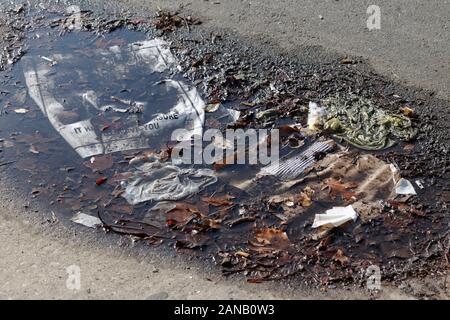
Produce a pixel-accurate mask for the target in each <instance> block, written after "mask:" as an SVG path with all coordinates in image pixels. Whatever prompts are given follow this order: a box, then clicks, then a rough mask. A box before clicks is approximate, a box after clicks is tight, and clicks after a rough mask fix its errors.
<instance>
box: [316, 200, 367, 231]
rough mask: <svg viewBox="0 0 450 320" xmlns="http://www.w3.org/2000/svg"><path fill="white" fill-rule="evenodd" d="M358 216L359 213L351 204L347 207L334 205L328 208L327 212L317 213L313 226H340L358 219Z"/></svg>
mask: <svg viewBox="0 0 450 320" xmlns="http://www.w3.org/2000/svg"><path fill="white" fill-rule="evenodd" d="M357 218H358V213H357V212H356V211H355V210H354V209H353V207H352V206H351V205H349V206H347V207H333V208H332V209H329V210H327V211H326V213H325V214H316V217H315V219H314V223H313V225H312V227H313V228H318V227H320V226H325V225H332V226H334V227H339V226H341V225H343V224H344V223H346V222H348V221H351V220H353V221H356V219H357Z"/></svg>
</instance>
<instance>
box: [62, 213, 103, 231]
mask: <svg viewBox="0 0 450 320" xmlns="http://www.w3.org/2000/svg"><path fill="white" fill-rule="evenodd" d="M70 220H72V221H73V222H75V223H78V224H82V225H83V226H86V227H89V228H96V227H98V226H100V225H101V224H102V222H101V221H100V219H99V218H97V217H94V216H91V215H88V214H85V213H82V212H78V213H76V214H75V215H74V216H73V217H72V218H71V219H70Z"/></svg>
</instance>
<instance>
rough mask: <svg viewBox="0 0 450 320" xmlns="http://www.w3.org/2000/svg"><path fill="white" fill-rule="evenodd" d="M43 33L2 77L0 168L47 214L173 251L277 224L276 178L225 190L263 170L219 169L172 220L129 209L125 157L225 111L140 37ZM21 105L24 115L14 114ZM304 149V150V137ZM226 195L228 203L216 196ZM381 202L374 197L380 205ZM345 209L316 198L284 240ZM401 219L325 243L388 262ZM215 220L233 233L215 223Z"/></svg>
mask: <svg viewBox="0 0 450 320" xmlns="http://www.w3.org/2000/svg"><path fill="white" fill-rule="evenodd" d="M45 32H46V30H45V29H44V30H42V31H38V33H39V34H42V36H41V37H39V39H36V38H35V39H29V47H30V50H29V51H28V53H27V55H26V56H25V57H24V58H23V59H22V61H21V62H20V63H19V64H17V65H16V66H15V67H14V69H13V75H14V80H17V81H18V82H15V83H14V82H11V81H10V80H7V82H6V83H7V84H8V87H7V89H8V90H9V91H10V94H9V95H7V96H6V97H3V101H2V102H3V103H6V105H7V111H8V113H7V114H3V115H2V116H1V117H0V125H1V128H2V131H1V138H2V139H3V141H2V146H3V147H2V151H3V152H2V155H1V162H2V163H9V162H12V163H11V164H8V165H5V166H4V167H6V168H8V171H10V169H12V170H17V171H10V174H11V175H16V179H17V181H20V182H21V184H22V182H23V181H29V182H30V184H29V187H30V191H31V193H32V196H33V197H43V198H45V199H50V201H51V202H50V204H51V207H52V208H53V210H54V211H55V212H57V213H58V214H61V215H63V216H64V217H71V216H72V215H73V214H74V213H76V212H79V211H81V212H84V213H90V214H93V215H97V213H98V212H99V214H100V215H101V218H102V219H103V221H105V222H107V223H108V224H111V225H114V227H111V228H110V229H112V230H114V231H117V232H120V233H125V234H133V235H136V236H139V237H143V236H145V237H148V236H149V235H153V236H154V237H152V239H153V240H154V242H155V243H158V241H160V240H162V239H163V240H167V239H170V240H167V241H171V242H174V245H175V246H176V247H177V248H178V249H180V250H183V249H185V248H188V249H190V248H206V250H209V251H208V252H211V253H216V252H217V250H218V248H219V249H220V250H223V251H231V252H233V251H238V250H240V249H242V248H247V247H249V241H254V239H253V238H254V236H253V235H254V231H255V228H266V227H268V226H274V225H277V226H279V225H280V220H279V219H277V218H276V217H275V216H274V215H273V213H274V212H273V211H277V210H278V211H280V210H279V208H278V209H273V208H267V207H264V206H263V205H262V199H264V200H267V197H269V196H271V195H275V194H276V193H278V190H277V188H278V185H277V183H278V181H275V180H276V179H274V178H273V177H266V178H264V179H261V180H260V181H259V182H258V184H257V185H256V186H254V188H253V189H252V192H248V193H247V192H245V191H242V190H240V189H238V188H236V187H233V186H232V185H230V184H229V182H230V181H238V182H239V181H240V182H242V181H244V182H245V181H247V180H249V179H250V178H251V177H254V176H255V175H256V173H258V172H259V169H260V168H258V167H252V166H230V167H229V168H224V170H223V171H219V172H218V173H217V175H218V176H219V182H218V183H216V184H214V185H213V186H207V187H206V188H205V190H204V191H203V192H202V193H200V194H196V195H194V196H192V197H190V198H188V199H187V200H183V201H182V202H184V204H183V206H184V207H183V208H182V209H180V208H178V209H177V210H178V211H177V210H175V211H171V214H169V215H166V214H165V213H163V214H160V213H159V214H158V213H155V212H152V211H150V209H151V208H152V207H153V206H154V205H155V203H152V202H144V203H140V204H137V205H133V206H132V205H130V204H129V203H127V201H126V200H125V199H124V198H123V197H121V194H120V193H118V192H116V191H118V186H120V185H121V184H120V181H121V180H124V179H125V180H126V175H127V174H128V172H129V171H130V166H129V160H130V159H131V158H133V157H134V156H136V155H137V154H138V153H139V152H141V151H145V150H152V151H154V152H158V151H159V150H163V151H164V150H167V144H168V143H169V142H170V140H171V133H172V131H173V130H174V129H175V128H187V129H189V130H190V131H189V132H190V134H199V133H201V131H202V130H203V129H207V128H210V127H213V128H220V129H223V128H224V127H225V126H226V124H227V123H229V122H230V121H231V120H232V117H231V115H230V114H228V113H227V112H226V109H225V108H223V107H222V109H223V110H221V112H219V113H205V112H204V107H205V101H204V99H203V98H202V96H201V93H200V92H198V91H197V90H196V88H195V86H194V85H193V84H192V83H190V82H189V81H188V80H187V79H185V78H184V77H182V76H181V75H180V74H179V73H178V72H176V62H175V60H174V58H173V56H171V54H170V52H168V51H167V50H168V49H167V44H166V43H165V42H164V41H163V40H158V39H156V40H155V39H146V37H145V35H143V34H142V33H137V32H132V31H129V30H117V31H115V32H113V33H110V34H107V35H104V36H101V37H98V36H95V35H93V34H91V33H84V32H80V33H75V32H74V33H70V34H67V35H66V36H64V37H45V36H44V34H45ZM7 103H9V104H7ZM228 106H229V105H227V107H228ZM231 107H233V104H232V105H231ZM18 108H26V109H27V110H28V112H26V113H23V114H22V113H20V114H18V113H15V112H14V111H13V110H14V109H18ZM291 122H292V120H280V121H278V122H277V123H278V125H280V126H281V125H285V124H291ZM185 138H189V137H185ZM305 141H306V145H305V148H306V147H307V146H309V144H310V143H311V141H307V139H306V140H305ZM305 148H299V149H296V150H294V151H292V150H291V149H290V148H284V149H282V155H286V153H290V152H294V154H295V153H300V152H301V151H303V150H304V149H305ZM102 155H103V156H104V155H108V156H107V157H105V158H101V156H102ZM93 156H94V157H99V156H100V158H101V159H103V160H102V161H104V163H106V164H105V165H104V168H102V169H100V170H97V171H92V170H91V169H89V168H88V166H89V161H90V158H91V157H93ZM290 156H292V155H291V154H290ZM108 157H110V158H108ZM109 162H110V165H108V163H109ZM356 177H357V178H358V177H360V176H358V175H356ZM104 178H107V179H106V180H102V179H104ZM234 185H235V184H234ZM306 185H307V183H299V185H298V186H297V187H294V188H293V189H292V192H293V193H296V194H300V193H301V192H303V191H302V190H303V188H304V187H305V186H306ZM318 191H320V190H318ZM226 195H231V197H230V198H226V197H225V198H224V196H226ZM209 196H213V198H214V197H216V198H215V199H213V200H214V201H216V202H214V201H213V202H211V201H212V200H211V199H206V200H205V199H204V198H205V197H206V198H208V197H209ZM220 197H222V198H220ZM233 197H234V198H233ZM385 197H386V194H382V193H380V194H377V199H384V198H385ZM52 199H53V200H52ZM208 201H210V202H208ZM53 202H54V203H53ZM186 203H188V205H186ZM264 203H265V202H264ZM344 204H345V201H343V199H342V198H341V197H338V198H337V199H334V200H331V199H330V201H315V202H314V203H313V204H312V205H310V207H309V208H307V209H305V210H304V211H303V212H302V213H301V214H299V215H298V217H296V218H294V219H291V220H289V221H288V222H287V223H284V225H285V226H284V228H285V229H286V232H287V235H288V236H289V239H290V240H291V242H293V243H301V242H302V241H305V239H306V238H307V237H309V233H310V232H311V228H310V222H311V221H312V220H313V217H314V215H315V214H316V213H323V212H324V211H325V210H327V209H330V208H331V207H333V206H337V205H344ZM186 206H192V207H195V209H193V208H192V207H188V209H186ZM196 210H198V211H196ZM186 212H191V216H189V217H187V216H186V214H185V213H186ZM247 218H253V219H248V220H246V219H247ZM256 218H257V219H258V221H256V222H255V220H257V219H256ZM183 219H189V222H187V221H184V222H186V223H185V227H183V228H181V227H178V226H177V222H178V223H179V222H180V220H183ZM240 219H241V220H242V221H240ZM396 219H398V221H397V220H396ZM408 219H410V220H411V217H404V216H402V217H394V219H393V220H394V221H391V226H394V227H392V228H391V226H384V227H383V226H373V225H372V226H371V225H369V224H367V223H360V222H358V223H357V224H354V225H350V226H346V227H345V228H342V230H339V231H338V232H336V233H335V234H334V235H333V237H334V239H335V242H334V244H333V250H334V251H335V249H336V248H337V247H342V248H346V249H347V250H348V251H351V252H352V253H353V254H354V255H356V256H360V257H364V258H365V259H368V260H371V261H378V260H383V259H385V260H387V259H389V258H390V255H387V254H386V252H392V250H393V248H392V247H393V244H396V245H399V247H400V248H402V247H405V246H406V245H407V244H408V243H409V239H410V237H411V236H412V235H411V234H408V233H407V234H405V235H401V236H398V238H395V239H394V238H393V237H387V235H389V234H391V233H392V230H394V231H395V230H399V229H401V228H402V226H403V224H407V223H408V221H409V220H408ZM230 220H233V221H234V222H233V223H231V222H230ZM406 220H408V221H407V222H405V221H406ZM224 221H227V224H228V223H230V225H231V226H230V225H229V226H226V225H221V226H220V227H217V224H221V223H222V222H224ZM374 224H376V222H375V223H374ZM423 224H424V225H425V224H426V225H430V223H428V222H423ZM358 228H359V229H358ZM371 228H372V229H371ZM389 228H390V229H389ZM424 228H427V227H424ZM180 229H181V230H180ZM388 229H389V230H388ZM361 230H362V231H361ZM371 232H372V233H373V234H370V233H371ZM360 234H362V235H363V236H362V238H363V239H365V238H367V239H368V240H367V241H366V242H364V243H362V244H360V245H356V244H355V242H354V238H355V237H357V236H358V235H360ZM349 235H351V236H349ZM369 238H370V239H369ZM380 244H382V245H380ZM250 246H251V245H250ZM312 246H316V243H315V242H313V244H312ZM292 250H293V249H292V248H291V249H290V252H289V254H291V253H292ZM311 250H312V251H311ZM301 251H302V252H301V253H299V252H296V254H297V256H298V257H300V256H301V255H304V256H305V257H307V256H308V257H309V256H312V255H313V254H312V253H311V252H314V254H316V251H317V248H315V247H314V248H313V247H308V246H306V247H305V248H304V250H303V249H302V250H301ZM310 251H311V252H310ZM328 254H329V253H328ZM402 254H403V253H402ZM294 260H295V259H294Z"/></svg>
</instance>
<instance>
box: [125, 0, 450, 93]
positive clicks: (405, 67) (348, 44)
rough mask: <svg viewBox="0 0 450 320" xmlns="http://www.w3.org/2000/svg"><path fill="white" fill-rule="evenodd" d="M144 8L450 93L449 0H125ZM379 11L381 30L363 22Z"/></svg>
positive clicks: (413, 84) (402, 81) (282, 48)
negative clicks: (322, 51) (358, 60)
mask: <svg viewBox="0 0 450 320" xmlns="http://www.w3.org/2000/svg"><path fill="white" fill-rule="evenodd" d="M120 2H122V3H124V4H130V5H139V6H142V8H143V10H145V8H152V9H153V8H156V7H161V8H171V9H177V8H183V9H184V10H190V11H191V12H192V13H195V14H196V15H200V16H201V17H202V18H203V20H204V22H205V23H204V25H203V26H202V27H203V28H210V27H215V28H216V27H219V28H224V29H227V30H229V31H232V33H234V34H236V35H239V36H243V37H249V38H250V39H258V40H259V41H260V42H261V43H264V41H266V40H269V41H271V42H272V43H273V44H275V45H276V46H278V47H279V48H280V49H281V50H283V51H286V52H290V53H295V51H296V50H298V48H299V47H300V46H323V47H324V48H326V49H329V50H332V51H336V52H337V53H339V54H341V55H343V56H345V55H346V54H348V55H355V56H361V57H363V58H365V59H368V62H369V63H370V64H371V65H372V66H373V67H374V68H375V70H376V71H377V72H379V73H380V74H383V75H386V76H388V77H389V78H391V79H393V80H395V81H397V82H400V83H402V84H406V85H411V86H416V87H420V88H425V89H429V90H431V91H433V92H435V93H436V94H437V95H438V96H439V97H440V98H444V99H447V100H448V99H449V98H450V1H449V0H439V1H438V0H431V1H419V0H394V1H392V0H320V1H318V0H301V1H299V0H279V1H271V0H258V1H249V0H226V1H225V0H222V1H214V0H208V1H205V0H184V1H174V0H159V1H148V0H123V1H120ZM369 5H378V6H379V7H380V9H381V29H380V30H371V31H369V29H368V28H367V19H368V18H369V16H370V15H369V14H367V8H368V7H369Z"/></svg>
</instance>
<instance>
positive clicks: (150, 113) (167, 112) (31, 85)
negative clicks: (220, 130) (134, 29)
mask: <svg viewBox="0 0 450 320" xmlns="http://www.w3.org/2000/svg"><path fill="white" fill-rule="evenodd" d="M85 54H86V53H85V52H83V51H74V52H73V53H72V54H58V56H59V57H60V59H59V60H60V63H59V64H58V65H59V68H58V71H56V72H54V71H53V70H52V69H51V68H50V67H49V65H48V64H46V63H41V61H40V60H36V59H35V58H34V57H24V59H23V64H24V74H25V80H26V84H27V87H28V91H29V94H30V96H31V97H32V98H33V100H34V101H35V102H36V104H37V105H38V106H39V108H40V109H41V111H42V113H43V114H44V115H45V116H47V118H48V119H49V121H50V123H51V124H52V125H53V127H54V128H55V129H56V130H57V131H58V132H59V133H60V134H61V136H62V137H63V138H64V139H65V140H66V141H67V142H68V143H69V144H70V145H71V146H72V148H74V149H75V150H76V152H77V153H78V154H79V155H80V156H81V157H83V158H86V157H90V156H94V155H98V154H107V153H112V152H116V151H125V150H132V149H142V148H148V147H149V140H151V139H153V141H160V140H161V135H164V134H165V135H166V136H167V140H169V139H170V138H171V137H170V134H171V133H172V132H173V131H174V130H175V129H178V128H180V129H186V130H185V133H184V134H182V135H179V136H177V137H175V139H176V140H178V141H184V140H189V139H190V138H191V137H192V136H194V135H195V136H201V134H202V130H203V124H204V118H205V110H204V109H205V103H204V102H203V100H202V99H201V97H200V95H199V93H198V92H197V90H196V88H195V87H192V86H189V85H188V84H186V83H185V82H184V80H182V78H181V77H179V80H175V79H173V77H172V75H171V74H169V71H170V70H171V69H173V68H174V65H175V64H176V63H175V58H174V56H173V55H172V53H171V52H170V49H169V48H168V43H167V42H166V41H164V40H162V39H159V38H156V39H153V40H146V41H142V42H135V43H131V44H129V45H127V46H111V47H110V48H108V49H96V50H94V54H93V55H92V54H90V55H89V57H85ZM55 55H57V54H56V53H55V54H53V56H55ZM86 61H90V62H92V63H94V62H95V63H96V68H95V69H91V68H89V64H86V63H85V62H86ZM77 62H80V63H79V64H78V65H79V66H84V65H85V66H86V67H85V69H84V70H83V69H81V70H77V72H79V73H83V74H85V77H86V78H88V79H90V78H92V79H104V81H105V83H104V85H106V84H109V83H110V82H111V80H112V79H118V80H120V79H124V77H125V76H126V73H128V72H131V69H132V68H139V69H140V70H139V73H140V74H142V73H145V72H146V73H147V74H148V75H151V76H152V77H153V78H156V79H155V83H158V85H155V86H153V87H152V88H154V90H156V91H157V93H158V94H160V95H161V99H166V101H167V105H165V106H164V107H161V108H160V109H159V110H155V109H154V108H153V107H152V109H151V110H147V109H148V107H147V106H146V104H144V103H142V102H138V101H131V100H129V101H128V100H123V99H115V100H113V102H120V101H122V103H123V104H126V106H127V111H128V112H127V113H124V112H123V110H122V108H120V107H115V106H112V105H111V103H110V102H109V103H108V102H107V101H105V100H106V98H102V99H103V101H105V103H104V104H102V103H101V100H102V99H100V98H99V97H97V94H96V93H95V92H94V91H93V90H88V91H87V92H86V91H85V90H83V89H81V88H77V87H74V88H73V89H72V90H73V91H76V90H80V91H81V90H83V91H82V92H84V93H83V94H79V95H78V96H79V97H81V98H82V100H83V101H85V102H86V104H85V105H86V110H82V109H80V110H76V109H75V110H71V111H75V112H76V113H75V115H77V113H78V117H77V120H79V121H77V122H72V123H67V121H66V120H64V115H65V113H66V112H67V111H69V109H70V108H71V105H80V102H79V101H75V100H73V101H66V99H64V98H63V97H60V96H58V94H59V90H58V89H59V87H58V84H59V83H58V82H59V81H62V80H60V79H64V77H65V76H68V73H71V72H73V65H72V64H75V63H77ZM111 64H114V70H117V71H116V72H114V71H111ZM91 73H93V74H91ZM105 76H107V78H105ZM156 80H157V81H156ZM162 80H164V81H162ZM100 84H101V83H100ZM91 85H92V86H98V83H91ZM83 87H85V86H84V85H83ZM146 88H148V85H147V86H146ZM146 91H148V90H147V89H146ZM169 92H170V93H171V94H168V93H169ZM153 95H154V93H153ZM153 95H152V92H150V97H149V99H152V97H153ZM173 96H175V97H176V100H175V101H173V99H172V97H173ZM153 99H154V97H153ZM109 101H111V97H109ZM70 102H71V103H70ZM158 103H159V104H161V101H159V102H158ZM108 109H112V110H114V111H119V112H120V113H122V114H123V121H122V122H121V125H122V127H121V128H119V130H111V128H109V125H108V128H109V129H108V130H101V129H102V128H103V129H104V128H105V127H104V126H100V127H97V126H95V125H94V123H93V121H94V120H93V118H95V117H96V115H97V114H98V110H101V111H103V112H105V111H106V110H108ZM89 110H91V111H89ZM92 111H94V112H92ZM158 111H159V112H158ZM86 113H87V115H86ZM129 113H130V114H142V117H144V116H145V117H146V118H144V119H142V120H141V121H139V122H138V121H136V120H135V119H134V118H130V117H127V115H128V114H129Z"/></svg>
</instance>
